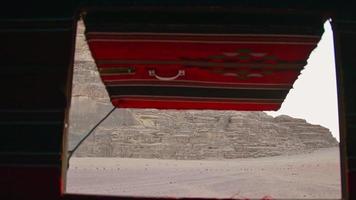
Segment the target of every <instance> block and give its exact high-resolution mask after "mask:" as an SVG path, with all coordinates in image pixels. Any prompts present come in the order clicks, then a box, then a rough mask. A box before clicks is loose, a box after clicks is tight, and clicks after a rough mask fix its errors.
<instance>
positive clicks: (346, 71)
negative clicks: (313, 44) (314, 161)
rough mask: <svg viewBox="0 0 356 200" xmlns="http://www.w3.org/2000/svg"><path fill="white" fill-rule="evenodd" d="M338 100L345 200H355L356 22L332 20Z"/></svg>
mask: <svg viewBox="0 0 356 200" xmlns="http://www.w3.org/2000/svg"><path fill="white" fill-rule="evenodd" d="M332 27H333V32H334V43H335V61H336V73H337V85H338V99H339V118H340V152H341V154H340V155H341V156H340V157H341V168H342V172H341V177H342V184H343V188H342V193H343V199H350V200H351V199H356V148H354V146H355V145H356V54H355V52H356V51H355V49H356V19H354V18H351V17H338V16H336V17H334V18H333V19H332Z"/></svg>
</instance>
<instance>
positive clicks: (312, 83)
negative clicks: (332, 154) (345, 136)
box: [267, 22, 339, 141]
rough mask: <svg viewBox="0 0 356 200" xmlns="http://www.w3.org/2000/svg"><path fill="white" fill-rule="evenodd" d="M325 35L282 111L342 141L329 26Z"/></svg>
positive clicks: (277, 112)
mask: <svg viewBox="0 0 356 200" xmlns="http://www.w3.org/2000/svg"><path fill="white" fill-rule="evenodd" d="M324 29H325V32H324V35H323V37H322V39H321V41H320V42H319V44H318V47H317V48H316V49H315V50H314V51H313V52H312V54H311V55H310V57H309V59H308V65H307V66H305V69H304V70H303V71H302V73H301V75H300V76H299V78H298V79H297V81H296V82H295V83H294V86H293V89H292V90H290V92H289V94H288V96H287V98H286V100H285V101H284V103H283V104H282V107H281V109H280V110H279V111H276V112H267V113H268V114H270V115H273V116H277V115H281V114H286V115H289V116H292V117H297V118H303V119H306V120H307V121H308V122H309V123H312V124H320V125H322V126H324V127H326V128H329V129H330V131H331V132H332V134H333V135H334V137H335V138H336V139H337V140H338V141H339V123H338V109H337V94H336V77H335V61H334V44H333V36H332V30H331V26H330V23H329V22H327V23H325V24H324Z"/></svg>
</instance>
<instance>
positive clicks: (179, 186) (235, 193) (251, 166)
mask: <svg viewBox="0 0 356 200" xmlns="http://www.w3.org/2000/svg"><path fill="white" fill-rule="evenodd" d="M67 192H69V193H88V194H108V195H130V196H170V197H215V198H231V197H232V198H252V199H256V198H257V199H258V198H262V197H264V196H270V197H272V198H273V199H340V198H341V185H340V166H339V150H338V148H325V149H320V150H317V151H315V152H313V153H308V154H299V155H292V156H274V157H264V158H244V159H228V160H194V161H192V160H190V161H188V160H159V159H133V158H72V160H71V162H70V168H69V171H68V178H67Z"/></svg>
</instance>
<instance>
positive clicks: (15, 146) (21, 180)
mask: <svg viewBox="0 0 356 200" xmlns="http://www.w3.org/2000/svg"><path fill="white" fill-rule="evenodd" d="M16 3H18V4H19V5H7V4H4V5H3V6H2V7H1V8H0V11H1V17H0V69H1V72H0V74H1V78H0V92H1V95H0V96H1V98H0V130H1V139H0V177H1V178H0V199H59V198H60V196H61V193H62V191H61V186H62V181H61V179H62V175H63V173H62V161H63V154H62V152H64V151H63V137H64V132H65V129H66V127H65V120H66V115H67V114H66V113H67V110H68V108H69V102H70V95H71V92H70V88H71V83H70V80H71V79H70V78H69V77H71V76H72V65H73V58H74V44H75V43H74V39H75V31H76V16H75V11H76V10H75V5H74V3H73V2H72V1H65V0H64V1H48V2H47V3H46V2H42V1H41V3H36V2H33V1H28V3H26V2H24V3H23V4H21V3H22V2H21V3H20V2H17V1H16ZM14 4H15V3H14ZM26 4H28V5H26Z"/></svg>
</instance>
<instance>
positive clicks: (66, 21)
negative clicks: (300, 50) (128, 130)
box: [0, 0, 356, 200]
mask: <svg viewBox="0 0 356 200" xmlns="http://www.w3.org/2000/svg"><path fill="white" fill-rule="evenodd" d="M353 8H354V5H353V3H352V2H351V1H346V2H342V3H341V2H339V1H336V0H335V1H323V0H316V1H307V0H302V1H283V2H281V1H276V0H268V1H259V0H251V1H233V0H223V1H215V0H205V1H203V0H199V1H188V0H183V1H182V0H181V1H178V0H177V1H175V0H174V1H163V0H134V1H129V0H124V1H114V0H81V1H74V0H73V1H71V0H64V1H34V2H32V1H31V2H30V1H27V2H22V1H13V2H12V3H9V4H5V3H4V4H3V5H2V6H1V8H0V11H1V12H0V58H1V59H0V66H1V75H2V77H1V79H0V89H1V92H2V95H1V100H0V102H1V103H0V130H1V133H2V138H1V140H0V177H1V178H0V199H73V200H75V199H130V198H131V199H136V198H133V197H105V196H87V195H70V194H65V192H64V188H65V176H66V173H65V171H66V166H67V163H66V159H65V158H66V138H67V135H66V134H67V127H68V124H67V122H68V120H67V118H68V110H69V108H70V99H71V84H72V72H73V62H74V47H75V36H76V23H77V20H78V19H79V17H80V16H81V15H83V14H85V13H87V12H91V11H101V12H106V11H110V12H119V11H120V10H121V11H125V12H138V13H139V12H140V11H155V12H158V11H162V10H164V11H166V12H169V11H174V12H178V13H181V14H184V13H185V12H210V13H216V12H220V13H244V14H246V13H247V14H251V15H264V14H271V13H272V14H274V15H277V16H280V18H283V17H284V16H290V15H293V16H296V17H297V19H298V18H299V19H300V23H303V20H305V19H308V18H313V17H314V18H315V17H319V18H322V19H324V20H326V19H328V18H331V20H332V26H333V31H334V41H335V55H336V57H335V58H336V71H337V80H338V83H337V85H338V98H339V99H338V100H339V118H340V149H341V151H340V152H341V169H342V170H341V177H342V197H343V199H350V200H351V199H356V148H355V143H356V134H355V133H354V132H356V125H355V124H356V93H355V92H354V91H355V89H354V88H353V87H354V86H355V85H356V82H355V81H356V59H355V56H354V49H353V48H354V47H355V46H356V17H355V15H354V13H353V10H352V9H353ZM285 19H288V18H285ZM168 20H169V19H168ZM140 199H145V198H140Z"/></svg>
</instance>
